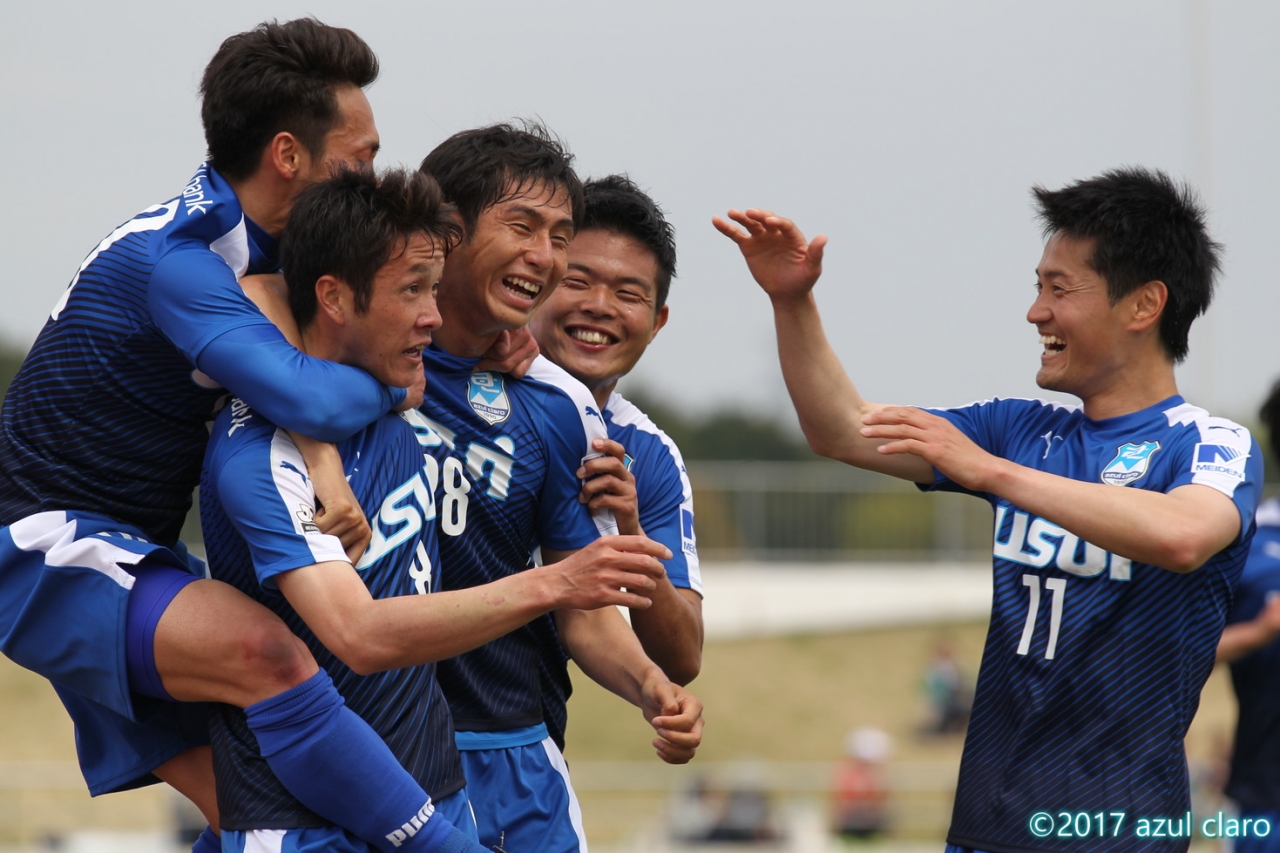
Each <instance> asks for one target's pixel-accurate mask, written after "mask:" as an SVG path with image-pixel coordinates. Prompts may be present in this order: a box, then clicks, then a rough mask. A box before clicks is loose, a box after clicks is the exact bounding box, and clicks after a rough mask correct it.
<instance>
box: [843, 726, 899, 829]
mask: <svg viewBox="0 0 1280 853" xmlns="http://www.w3.org/2000/svg"><path fill="white" fill-rule="evenodd" d="M892 746H893V741H892V739H891V738H890V737H889V735H887V734H885V733H884V732H883V731H881V730H880V729H877V728H871V727H865V728H860V729H855V730H853V731H851V732H849V735H848V737H847V738H845V756H844V758H843V759H842V760H841V762H840V766H839V767H838V768H837V769H836V777H835V784H834V785H833V788H832V805H833V811H834V812H835V814H834V817H835V830H836V832H837V833H839V834H840V835H842V836H844V837H846V838H870V837H872V836H874V835H877V834H879V833H881V832H884V831H885V830H886V829H887V828H888V826H889V810H888V800H889V786H888V784H887V780H886V779H885V762H887V761H888V759H889V753H890V751H891V749H892Z"/></svg>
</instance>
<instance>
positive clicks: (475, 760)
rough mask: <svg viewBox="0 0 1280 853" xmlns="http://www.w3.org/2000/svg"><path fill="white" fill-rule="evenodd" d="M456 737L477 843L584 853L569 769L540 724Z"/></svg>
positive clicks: (514, 852)
mask: <svg viewBox="0 0 1280 853" xmlns="http://www.w3.org/2000/svg"><path fill="white" fill-rule="evenodd" d="M455 740H456V742H457V744H458V749H459V751H461V753H462V770H463V772H464V773H465V774H466V777H467V790H469V791H470V792H471V803H472V806H473V807H474V808H475V813H476V824H477V826H478V827H479V830H480V843H481V845H483V846H485V847H489V848H492V847H494V846H499V845H500V846H501V847H502V849H504V850H510V851H512V853H521V851H528V850H538V851H540V853H542V851H545V853H587V837H586V835H585V833H584V832H583V831H582V808H581V807H580V806H579V805H578V797H577V795H575V794H574V793H573V786H572V785H570V784H569V768H568V766H567V765H566V764H565V761H564V756H563V755H561V754H560V750H559V749H558V748H557V747H556V745H555V743H554V742H553V741H552V740H551V738H550V737H548V736H547V727H546V726H545V725H542V724H539V725H536V726H530V727H529V728H525V729H514V730H511V731H504V732H456V733H455Z"/></svg>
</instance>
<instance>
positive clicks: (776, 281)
mask: <svg viewBox="0 0 1280 853" xmlns="http://www.w3.org/2000/svg"><path fill="white" fill-rule="evenodd" d="M728 217H729V219H731V220H733V222H729V221H726V220H724V219H721V218H720V217H719V216H715V217H712V219H711V224H712V225H714V226H715V227H716V230H717V231H719V232H720V233H721V234H723V235H725V236H726V237H728V238H729V239H730V240H732V241H733V242H735V243H737V244H738V249H739V250H741V252H742V257H743V258H744V259H745V260H746V262H747V269H749V270H750V271H751V275H752V277H754V278H755V280H756V281H757V282H758V283H759V285H760V286H761V287H762V288H764V292H765V293H767V294H769V296H770V297H771V298H773V299H787V298H794V297H799V296H805V295H806V294H808V293H809V291H810V290H812V289H813V286H814V284H815V283H817V281H818V276H820V275H822V253H823V249H824V248H825V247H826V245H827V238H826V236H824V235H821V234H819V235H818V236H817V237H814V238H813V241H812V242H808V241H806V240H805V238H804V234H803V233H801V231H800V229H799V228H797V227H796V224H795V223H794V222H792V221H791V220H790V219H787V218H786V217H785V216H775V215H774V214H773V212H772V211H768V210H758V209H756V208H749V209H747V210H745V211H743V210H730V211H729V213H728ZM734 222H736V223H737V224H738V225H739V226H741V227H740V228H739V227H736V226H735V225H734V224H733V223H734Z"/></svg>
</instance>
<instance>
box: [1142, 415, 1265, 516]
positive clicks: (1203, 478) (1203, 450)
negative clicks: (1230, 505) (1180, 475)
mask: <svg viewBox="0 0 1280 853" xmlns="http://www.w3.org/2000/svg"><path fill="white" fill-rule="evenodd" d="M1164 416H1165V417H1166V418H1167V419H1168V421H1169V426H1171V427H1172V426H1188V425H1194V426H1195V427H1196V429H1198V430H1199V431H1200V443H1199V444H1197V445H1196V446H1195V448H1194V449H1193V450H1192V451H1191V470H1192V471H1193V472H1194V476H1193V477H1192V478H1191V482H1192V483H1195V484H1197V485H1201V486H1208V487H1209V488H1211V489H1216V490H1217V491H1219V492H1222V493H1223V494H1224V495H1226V496H1227V497H1232V496H1233V495H1234V494H1235V491H1236V486H1239V485H1240V484H1241V483H1243V482H1244V481H1245V470H1244V466H1245V462H1246V461H1247V460H1248V459H1249V455H1250V451H1251V450H1252V449H1253V439H1252V437H1251V436H1250V435H1249V430H1247V429H1245V428H1244V427H1242V426H1240V424H1238V423H1236V422H1235V421H1230V420H1227V419H1226V418H1217V417H1214V416H1213V415H1210V414H1209V413H1208V412H1207V411H1205V410H1204V409H1202V408H1200V407H1199V406H1193V405H1192V404H1190V403H1182V404H1181V405H1177V406H1174V407H1172V408H1170V409H1166V410H1165V412H1164Z"/></svg>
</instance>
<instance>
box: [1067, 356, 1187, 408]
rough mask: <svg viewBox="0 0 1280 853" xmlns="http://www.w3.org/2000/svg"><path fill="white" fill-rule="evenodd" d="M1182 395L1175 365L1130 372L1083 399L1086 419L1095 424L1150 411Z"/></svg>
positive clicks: (1127, 371) (1166, 364)
mask: <svg viewBox="0 0 1280 853" xmlns="http://www.w3.org/2000/svg"><path fill="white" fill-rule="evenodd" d="M1177 393H1178V383H1177V381H1176V380H1175V379H1174V375H1173V365H1172V364H1168V363H1167V362H1166V363H1165V364H1164V365H1163V366H1156V367H1155V368H1154V369H1148V370H1140V369H1133V370H1126V371H1125V372H1124V373H1123V374H1121V375H1119V376H1117V377H1116V378H1115V380H1114V381H1113V382H1112V383H1110V384H1109V385H1108V386H1106V387H1104V388H1100V389H1099V390H1098V391H1096V392H1094V393H1091V394H1089V395H1088V396H1086V397H1082V402H1083V403H1084V414H1085V417H1087V418H1089V420H1093V421H1101V420H1106V419H1108V418H1118V417H1120V416H1122V415H1130V414H1133V413H1134V412H1140V411H1142V410H1143V409H1146V408H1150V407H1151V406H1154V405H1155V404H1156V403H1159V402H1160V401H1161V400H1167V399H1169V398H1170V397H1172V396H1174V395H1175V394H1177Z"/></svg>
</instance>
